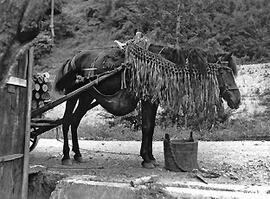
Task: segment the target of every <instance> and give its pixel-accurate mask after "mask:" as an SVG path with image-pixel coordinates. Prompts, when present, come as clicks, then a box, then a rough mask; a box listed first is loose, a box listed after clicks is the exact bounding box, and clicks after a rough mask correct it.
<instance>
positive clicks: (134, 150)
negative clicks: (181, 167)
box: [30, 139, 270, 185]
mask: <svg viewBox="0 0 270 199" xmlns="http://www.w3.org/2000/svg"><path fill="white" fill-rule="evenodd" d="M80 147H81V152H82V155H83V157H84V159H85V163H80V164H78V163H76V162H73V165H72V166H63V165H61V156H62V141H61V140H60V141H59V140H56V139H41V140H40V141H39V143H38V146H37V147H36V149H35V150H34V151H33V152H31V153H30V165H43V166H45V167H46V168H47V170H49V171H55V172H60V173H65V174H67V175H69V176H71V175H89V176H92V177H89V178H91V179H89V180H99V181H109V182H130V181H131V180H134V179H135V178H139V177H143V176H149V175H157V176H158V179H159V181H162V182H163V183H170V182H177V181H181V182H187V181H189V182H191V181H199V179H198V178H196V177H195V175H194V173H192V172H171V171H167V170H165V169H164V156H163V143H162V142H155V143H154V146H153V151H154V155H155V157H156V159H157V160H158V162H159V163H160V165H159V166H158V167H156V168H155V169H144V168H142V167H141V161H142V159H141V157H140V156H139V155H138V154H139V149H140V142H137V141H86V140H81V141H80ZM269 151H270V142H269V141H235V142H199V151H198V163H199V166H200V167H201V168H204V169H207V170H209V171H213V172H215V173H217V174H220V176H219V177H216V178H209V177H210V176H204V178H203V179H204V180H206V181H207V182H208V183H226V184H240V185H270V152H269ZM71 154H72V153H71Z"/></svg>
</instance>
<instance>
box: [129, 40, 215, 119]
mask: <svg viewBox="0 0 270 199" xmlns="http://www.w3.org/2000/svg"><path fill="white" fill-rule="evenodd" d="M126 59H127V60H126V62H127V63H129V64H130V65H131V83H130V89H131V90H132V91H134V92H135V93H136V96H137V97H139V98H140V99H143V100H151V101H152V102H154V101H155V100H157V99H158V100H159V101H160V102H161V104H162V106H163V107H165V108H166V109H169V110H171V111H172V112H173V113H175V114H180V115H186V114H189V115H190V114H201V113H203V114H204V115H207V114H215V113H216V104H217V102H218V101H219V88H218V82H217V76H216V73H217V68H218V65H216V64H207V66H206V70H204V71H205V72H204V73H203V72H200V71H203V70H200V71H199V70H197V68H198V66H194V65H191V64H189V63H186V64H185V65H183V66H179V65H176V64H174V63H172V62H170V61H168V60H166V59H164V58H163V57H161V56H160V55H157V54H155V53H152V52H150V51H148V50H145V49H143V48H141V47H140V46H138V45H136V44H134V43H128V44H127V46H126Z"/></svg>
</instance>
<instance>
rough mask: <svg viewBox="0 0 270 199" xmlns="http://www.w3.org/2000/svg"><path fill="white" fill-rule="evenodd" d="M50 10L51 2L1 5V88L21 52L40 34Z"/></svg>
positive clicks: (22, 0)
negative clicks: (40, 27)
mask: <svg viewBox="0 0 270 199" xmlns="http://www.w3.org/2000/svg"><path fill="white" fill-rule="evenodd" d="M48 9H50V0H47V1H43V0H20V1H12V0H6V1H1V3H0V88H3V87H4V85H5V82H6V80H7V78H8V76H9V74H10V73H11V71H12V69H13V68H14V66H15V65H16V60H17V59H18V58H19V55H20V54H21V52H22V51H23V50H24V49H25V48H26V47H27V45H28V44H27V43H28V42H30V41H32V40H33V39H34V38H35V37H36V36H37V35H38V34H39V22H40V21H41V20H42V18H43V17H44V15H45V13H46V11H47V10H48Z"/></svg>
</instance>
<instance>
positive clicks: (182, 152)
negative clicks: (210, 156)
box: [163, 135, 199, 172]
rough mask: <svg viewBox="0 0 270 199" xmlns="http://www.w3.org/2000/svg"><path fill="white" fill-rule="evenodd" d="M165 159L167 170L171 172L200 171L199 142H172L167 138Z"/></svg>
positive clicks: (165, 141)
mask: <svg viewBox="0 0 270 199" xmlns="http://www.w3.org/2000/svg"><path fill="white" fill-rule="evenodd" d="M163 144H164V159H165V169H167V170H170V171H177V172H179V171H192V170H194V169H198V168H199V166H198V162H197V154H198V142H195V141H194V142H190V141H185V140H170V139H169V136H168V135H166V136H165V140H164V142H163Z"/></svg>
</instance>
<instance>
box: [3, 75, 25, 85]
mask: <svg viewBox="0 0 270 199" xmlns="http://www.w3.org/2000/svg"><path fill="white" fill-rule="evenodd" d="M7 84H9V85H14V86H20V87H26V80H25V79H21V78H18V77H13V76H11V77H9V79H8V81H7Z"/></svg>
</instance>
